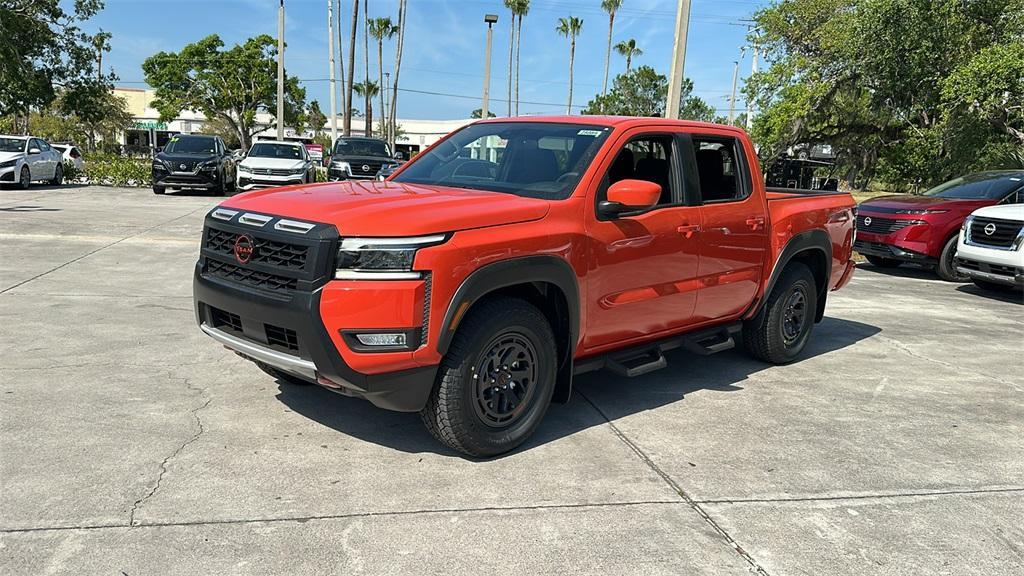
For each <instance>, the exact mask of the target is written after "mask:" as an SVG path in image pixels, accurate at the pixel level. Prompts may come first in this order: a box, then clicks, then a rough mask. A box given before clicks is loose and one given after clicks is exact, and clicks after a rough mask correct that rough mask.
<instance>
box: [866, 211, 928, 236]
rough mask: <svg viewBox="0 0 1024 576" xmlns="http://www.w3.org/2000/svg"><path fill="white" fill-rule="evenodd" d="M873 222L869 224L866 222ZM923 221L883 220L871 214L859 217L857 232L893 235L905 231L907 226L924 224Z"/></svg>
mask: <svg viewBox="0 0 1024 576" xmlns="http://www.w3.org/2000/svg"><path fill="white" fill-rule="evenodd" d="M869 219H870V221H871V223H870V224H867V223H866V221H867V220H869ZM922 223H923V222H922V221H921V220H897V219H895V218H882V217H880V216H871V215H870V214H867V215H865V214H861V215H858V216H857V230H858V231H860V232H870V233H872V234H891V233H893V232H898V231H900V230H903V229H904V228H906V227H907V226H913V225H915V224H922Z"/></svg>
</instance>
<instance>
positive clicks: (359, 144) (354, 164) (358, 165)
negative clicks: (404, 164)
mask: <svg viewBox="0 0 1024 576" xmlns="http://www.w3.org/2000/svg"><path fill="white" fill-rule="evenodd" d="M392 165H393V166H397V165H398V160H396V159H394V158H393V157H392V156H391V151H390V150H389V149H388V144H387V142H385V141H383V140H381V139H379V138H359V137H350V136H346V137H344V138H338V141H337V142H335V143H334V150H333V151H332V152H331V165H330V167H328V168H327V178H328V179H329V180H348V179H353V180H373V179H374V178H376V177H377V172H378V171H379V170H380V169H381V168H384V167H387V166H392Z"/></svg>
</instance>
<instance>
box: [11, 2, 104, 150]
mask: <svg viewBox="0 0 1024 576" xmlns="http://www.w3.org/2000/svg"><path fill="white" fill-rule="evenodd" d="M102 8H103V2H102V0H76V1H75V2H73V3H70V2H64V3H62V2H60V1H59V0H5V1H4V2H0V30H2V33H0V38H2V40H0V116H6V115H12V114H13V115H17V116H22V117H24V118H26V119H27V117H28V113H29V111H30V110H33V109H35V110H39V109H43V108H46V107H48V106H49V105H50V104H52V103H53V102H54V100H56V99H57V97H58V95H59V94H60V93H61V92H62V91H67V90H71V89H74V90H78V91H80V92H82V91H84V90H85V89H86V88H102V89H104V90H105V89H109V88H110V86H111V83H112V81H113V80H114V77H113V76H112V75H104V74H103V73H102V70H101V69H100V68H99V67H98V66H95V65H96V64H98V62H97V60H96V59H95V56H96V53H95V47H94V42H95V38H96V36H95V35H90V34H87V33H85V32H84V31H83V30H82V29H81V25H82V23H84V22H85V21H86V20H88V19H89V18H91V17H92V16H94V15H95V14H96V13H97V12H99V11H100V10H101V9H102ZM98 36H100V37H101V42H106V40H109V35H106V34H105V33H102V32H101V33H100V35H98ZM93 93H95V92H93ZM76 105H77V103H76V102H69V103H68V106H69V107H71V108H74V107H75V106H76ZM15 123H16V122H15ZM20 128H21V129H22V130H25V131H27V130H28V126H27V125H22V126H20Z"/></svg>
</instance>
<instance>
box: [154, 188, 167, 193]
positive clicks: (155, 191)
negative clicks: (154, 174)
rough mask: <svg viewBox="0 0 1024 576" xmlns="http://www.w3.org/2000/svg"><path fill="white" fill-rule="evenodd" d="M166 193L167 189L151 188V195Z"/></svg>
mask: <svg viewBox="0 0 1024 576" xmlns="http://www.w3.org/2000/svg"><path fill="white" fill-rule="evenodd" d="M166 192H167V189H166V188H164V187H163V186H153V194H164V193H166Z"/></svg>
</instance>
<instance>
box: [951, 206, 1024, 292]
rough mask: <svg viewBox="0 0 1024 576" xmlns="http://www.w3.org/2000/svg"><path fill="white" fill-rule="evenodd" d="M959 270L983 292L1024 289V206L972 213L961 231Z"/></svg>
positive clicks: (995, 207) (988, 209) (957, 250)
mask: <svg viewBox="0 0 1024 576" xmlns="http://www.w3.org/2000/svg"><path fill="white" fill-rule="evenodd" d="M956 268H957V271H958V272H960V273H962V274H966V275H968V276H970V277H971V280H973V281H974V283H975V284H977V285H978V286H980V287H982V288H997V287H1001V286H1016V287H1018V288H1022V287H1024V204H1004V205H1001V206H988V207H986V208H979V209H978V210H975V211H974V212H973V213H971V215H970V216H968V217H967V220H965V221H964V225H963V228H962V229H961V230H960V240H959V242H958V243H957V246H956Z"/></svg>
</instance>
